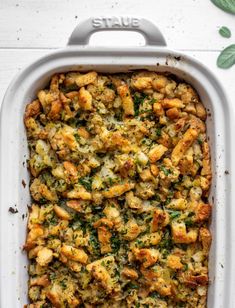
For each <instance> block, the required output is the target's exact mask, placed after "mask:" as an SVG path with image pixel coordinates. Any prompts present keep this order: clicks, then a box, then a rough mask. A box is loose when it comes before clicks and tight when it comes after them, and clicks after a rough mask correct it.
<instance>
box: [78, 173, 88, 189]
mask: <svg viewBox="0 0 235 308" xmlns="http://www.w3.org/2000/svg"><path fill="white" fill-rule="evenodd" d="M79 183H80V184H82V186H84V187H85V188H86V190H88V191H91V178H89V177H88V176H85V177H83V178H80V179H79Z"/></svg>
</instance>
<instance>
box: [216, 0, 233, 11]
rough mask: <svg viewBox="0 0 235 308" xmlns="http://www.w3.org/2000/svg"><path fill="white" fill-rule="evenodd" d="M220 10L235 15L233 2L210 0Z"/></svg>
mask: <svg viewBox="0 0 235 308" xmlns="http://www.w3.org/2000/svg"><path fill="white" fill-rule="evenodd" d="M211 2H212V3H214V4H215V5H216V6H217V7H219V8H220V9H221V10H223V11H225V12H228V13H232V14H235V0H211Z"/></svg>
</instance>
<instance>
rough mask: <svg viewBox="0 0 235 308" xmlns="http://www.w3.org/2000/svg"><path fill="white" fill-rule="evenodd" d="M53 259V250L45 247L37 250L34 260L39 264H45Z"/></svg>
mask: <svg viewBox="0 0 235 308" xmlns="http://www.w3.org/2000/svg"><path fill="white" fill-rule="evenodd" d="M52 259H53V251H52V250H51V249H49V248H47V247H43V248H42V249H41V250H39V252H38V255H37V258H36V261H37V263H38V264H39V265H40V266H46V265H47V264H48V263H50V262H51V261H52Z"/></svg>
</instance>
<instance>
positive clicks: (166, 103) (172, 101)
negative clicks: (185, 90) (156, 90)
mask: <svg viewBox="0 0 235 308" xmlns="http://www.w3.org/2000/svg"><path fill="white" fill-rule="evenodd" d="M161 103H162V107H163V108H164V109H169V108H184V104H183V102H182V101H181V100H180V99H178V98H164V99H163V100H162V101H161Z"/></svg>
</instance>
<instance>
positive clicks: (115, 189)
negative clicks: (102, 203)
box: [103, 183, 135, 198]
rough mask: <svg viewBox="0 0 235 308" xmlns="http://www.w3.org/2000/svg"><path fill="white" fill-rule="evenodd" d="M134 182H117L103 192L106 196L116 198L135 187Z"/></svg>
mask: <svg viewBox="0 0 235 308" xmlns="http://www.w3.org/2000/svg"><path fill="white" fill-rule="evenodd" d="M134 186H135V185H134V184H133V183H125V184H117V185H114V186H112V187H110V188H108V189H107V190H106V191H104V192H103V196H104V197H105V198H115V197H118V196H121V195H122V194H124V193H125V192H127V191H129V190H131V189H132V188H134Z"/></svg>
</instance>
